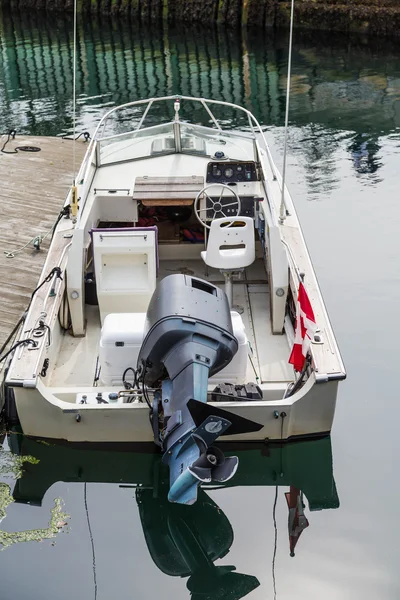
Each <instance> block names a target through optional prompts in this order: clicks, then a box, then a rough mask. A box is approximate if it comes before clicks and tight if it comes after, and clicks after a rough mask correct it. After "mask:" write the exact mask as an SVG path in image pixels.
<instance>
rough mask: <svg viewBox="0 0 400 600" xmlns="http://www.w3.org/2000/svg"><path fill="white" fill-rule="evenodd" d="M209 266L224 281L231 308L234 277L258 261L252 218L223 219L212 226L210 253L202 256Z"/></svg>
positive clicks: (204, 253) (209, 240)
mask: <svg viewBox="0 0 400 600" xmlns="http://www.w3.org/2000/svg"><path fill="white" fill-rule="evenodd" d="M201 258H202V259H203V260H204V262H205V263H206V265H207V266H209V267H213V268H214V269H219V270H220V271H222V273H223V274H224V277H225V292H226V295H227V296H228V300H229V304H230V306H231V307H232V299H233V288H232V275H233V273H235V272H237V271H242V270H243V269H245V268H246V267H248V266H249V265H251V264H252V263H253V262H254V261H255V258H256V250H255V235H254V221H253V219H252V218H251V217H223V218H220V219H214V220H213V221H212V222H211V229H210V235H209V238H208V243H207V250H205V251H203V252H202V253H201Z"/></svg>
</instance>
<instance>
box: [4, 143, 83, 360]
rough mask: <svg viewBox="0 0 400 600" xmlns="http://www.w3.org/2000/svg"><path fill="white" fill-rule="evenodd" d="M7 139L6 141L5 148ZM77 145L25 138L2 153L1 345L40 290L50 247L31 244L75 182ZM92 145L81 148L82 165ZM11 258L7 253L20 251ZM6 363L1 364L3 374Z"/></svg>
mask: <svg viewBox="0 0 400 600" xmlns="http://www.w3.org/2000/svg"><path fill="white" fill-rule="evenodd" d="M6 140H7V136H2V137H1V140H0V143H1V145H2V146H3V144H4V142H5V141H6ZM73 145H74V144H73V142H72V141H71V140H63V139H61V138H56V137H32V136H19V135H17V136H16V138H15V140H12V141H10V142H9V143H8V144H7V145H6V147H5V151H7V153H4V152H3V153H0V179H1V181H2V185H1V189H0V203H1V220H0V345H1V344H3V343H4V342H5V340H6V338H7V337H8V335H9V334H10V333H11V331H12V329H13V327H14V325H15V324H16V323H17V321H18V320H19V318H20V317H21V315H22V314H23V312H24V311H25V309H26V307H27V305H28V303H29V299H30V296H31V294H32V291H33V290H34V289H35V287H36V285H37V281H38V279H39V276H40V273H41V270H42V268H43V264H44V261H45V258H46V254H47V250H48V247H49V243H50V236H48V237H47V238H46V239H45V240H43V242H42V244H41V249H40V251H37V250H35V249H34V247H33V244H32V243H30V242H31V240H32V239H33V238H34V237H36V236H37V235H45V233H47V232H48V231H49V230H50V229H51V227H52V225H53V224H54V222H55V219H56V217H57V215H58V213H59V212H60V209H61V208H62V206H63V204H64V200H65V197H66V195H67V192H68V188H69V186H70V185H71V181H72V170H73V165H72V162H73V161H72V153H73ZM16 146H37V147H39V148H40V149H41V151H40V152H18V153H17V154H14V153H11V154H9V153H8V152H12V151H13V149H14V148H15V147H16ZM86 148H87V144H85V143H84V142H82V141H81V140H78V141H77V142H76V143H75V152H76V164H77V165H79V164H80V162H81V160H82V158H83V156H84V153H85V151H86ZM25 244H28V246H27V248H25V249H24V250H22V251H21V252H18V253H16V254H15V256H14V257H7V255H6V252H15V251H18V250H19V249H20V248H22V247H23V246H24V245H25ZM3 364H4V363H2V364H0V369H1V367H2V366H3Z"/></svg>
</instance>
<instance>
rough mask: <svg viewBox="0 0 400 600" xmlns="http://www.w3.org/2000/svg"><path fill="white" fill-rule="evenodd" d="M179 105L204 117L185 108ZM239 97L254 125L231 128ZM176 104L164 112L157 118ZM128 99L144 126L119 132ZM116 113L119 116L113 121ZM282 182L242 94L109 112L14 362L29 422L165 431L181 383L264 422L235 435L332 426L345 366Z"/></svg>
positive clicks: (105, 433) (82, 438) (39, 427)
mask: <svg viewBox="0 0 400 600" xmlns="http://www.w3.org/2000/svg"><path fill="white" fill-rule="evenodd" d="M185 107H186V108H187V109H190V110H189V111H188V112H189V113H191V114H193V115H195V121H196V122H189V121H188V120H185V119H183V116H182V113H183V112H184V109H185ZM162 110H163V111H164V112H163V113H162V112H161V111H162ZM201 111H203V113H204V115H205V117H206V126H204V125H200V124H198V122H199V120H200V118H199V115H200V113H201ZM233 111H236V112H237V113H238V114H239V115H241V117H242V122H243V118H244V119H245V121H246V127H241V128H240V129H234V130H232V129H224V128H223V126H222V124H223V122H224V119H225V121H227V119H226V115H227V114H228V113H229V114H231V113H232V112H233ZM139 113H140V115H141V116H140V117H138V114H139ZM166 113H169V115H170V116H169V118H170V121H169V122H167V123H164V122H163V123H158V124H154V122H155V121H154V117H153V119H152V120H151V121H149V119H150V116H151V115H152V114H156V115H160V114H166ZM127 114H128V115H131V116H132V118H133V117H134V118H135V119H136V121H135V122H136V126H135V128H134V129H131V130H128V131H123V132H122V133H121V132H120V130H121V128H122V127H125V128H128V129H129V128H130V127H132V126H131V125H129V123H132V121H129V120H127ZM217 116H218V117H220V118H217ZM110 122H112V125H113V131H115V129H117V130H118V131H119V132H118V133H112V134H111V135H108V134H107V127H108V126H109V124H110ZM148 123H150V124H149V126H148ZM126 126H127V127H126ZM283 187H284V193H282V179H281V176H280V174H279V173H278V171H277V169H276V167H275V165H274V162H273V160H272V157H271V153H270V150H269V148H268V144H267V141H266V139H265V136H264V133H263V131H262V129H261V127H260V125H259V124H258V122H257V120H256V119H255V117H254V116H253V115H252V114H251V113H250V112H248V111H247V110H245V109H244V108H241V107H239V106H235V105H233V104H230V103H225V102H218V101H214V100H204V99H200V98H188V97H183V96H180V97H175V96H173V97H166V98H153V99H149V100H143V101H138V102H132V103H130V104H126V105H123V106H121V107H117V108H114V109H112V110H111V111H109V112H108V113H107V114H106V115H105V116H104V117H103V119H102V120H101V122H100V123H99V125H98V127H97V129H96V132H95V134H94V136H93V138H92V140H91V142H90V145H89V147H88V150H87V153H86V155H85V158H84V160H83V163H82V165H81V168H80V170H79V173H78V176H77V178H76V186H73V187H72V189H71V192H70V193H69V195H68V197H67V199H66V204H65V206H64V209H63V211H62V214H63V217H62V218H60V219H59V222H58V224H57V226H56V228H55V231H54V236H53V239H52V243H51V246H50V249H49V252H48V256H47V259H46V263H45V266H44V268H43V272H42V276H41V279H40V281H39V287H38V290H37V292H36V293H35V294H34V296H33V298H32V301H31V303H30V306H29V310H28V313H27V316H26V319H25V322H24V324H23V327H22V329H21V333H20V337H19V342H20V343H19V345H18V346H17V347H16V348H15V351H14V353H13V355H12V360H11V363H10V365H9V368H8V372H7V377H6V388H7V394H6V396H7V397H6V407H7V412H8V414H9V416H12V415H14V416H16V415H17V417H18V419H19V422H20V424H21V426H22V429H23V431H24V433H25V434H27V435H29V436H40V437H45V438H52V439H63V440H68V441H77V442H146V441H151V440H153V439H155V441H156V443H161V445H162V441H163V436H165V435H167V434H168V433H169V432H170V430H171V427H172V424H173V423H174V418H175V417H174V415H175V412H176V408H177V407H176V405H175V408H174V404H173V402H172V404H171V403H170V404H167V403H168V401H169V400H171V401H172V400H173V398H172V396H174V397H175V402H176V398H177V396H179V395H180V402H181V403H182V402H183V404H184V406H186V404H187V401H188V399H190V400H191V401H192V400H193V401H194V402H196V401H197V402H201V403H202V405H203V407H204V406H206V407H207V412H206V413H204V411H203V412H201V411H200V412H201V416H202V418H206V417H209V416H210V415H211V414H217V413H218V409H220V410H222V411H227V413H229V414H230V415H231V416H233V415H235V416H236V417H243V418H245V419H248V420H250V421H252V422H253V423H256V424H257V427H253V428H252V430H249V428H246V427H240V426H238V427H234V426H232V427H231V428H230V429H229V427H228V429H227V430H226V431H223V432H222V433H225V439H227V440H230V441H233V440H240V441H261V440H281V439H284V440H286V439H288V438H295V437H300V436H303V437H311V436H322V435H325V434H327V433H329V432H330V430H331V427H332V422H333V417H334V412H335V403H336V397H337V391H338V382H339V381H340V380H342V379H344V378H345V376H346V375H345V369H344V366H343V363H342V360H341V357H340V353H339V350H338V347H337V344H336V341H335V337H334V334H333V331H332V327H331V325H330V322H329V319H328V315H327V312H326V309H325V306H324V303H323V299H322V296H321V292H320V289H319V287H318V283H317V280H316V277H315V273H314V271H313V267H312V264H311V261H310V258H309V255H308V252H307V248H306V244H305V241H304V239H303V235H302V232H301V228H300V225H299V222H298V218H297V216H296V212H295V208H294V205H293V202H292V199H291V197H290V194H289V192H288V191H287V189H286V187H285V186H283ZM300 284H301V285H300ZM299 286H300V287H301V288H302V290H303V293H304V294H305V297H306V302H307V303H308V302H309V304H310V305H311V307H312V310H311V313H313V314H311V315H310V314H309V312H307V310H306V309H305V307H304V302H303V305H301V306H300V304H301V302H300V304H299V302H298V297H299ZM304 310H306V313H305V314H304ZM296 319H297V327H296ZM307 319H308V320H307ZM300 321H301V323H300ZM314 322H315V323H314ZM160 323H164V325H165V323H167V325H165V327H164V325H163V327H164V328H162V327H161V325H160ZM300 325H301V327H300ZM199 328H200V329H199ZM182 331H185V332H186V334H185V335H186V337H185V343H183V342H182V340H183V337H184V336H183V333H182ZM174 332H175V333H174ZM177 332H180V334H179V335H180V337H179V335H178V333H177ZM295 333H296V338H297V339H295ZM181 334H182V335H181ZM174 336H175V337H174ZM176 336H178V337H179V339H180V340H181V341H180V342H179V343H178V338H177V337H176ZM182 336H183V337H182ZM299 336H300V340H299ZM303 338H304V339H303ZM189 341H190V343H192V346H190V344H189ZM307 341H308V343H307ZM302 342H303V345H302ZM296 343H297V351H298V350H299V349H300V353H301V351H303V354H304V355H305V356H304V361H303V364H302V365H300V366H298V365H296V367H297V369H298V371H296V370H294V368H293V365H292V364H290V363H289V357H290V356H291V352H292V348H293V345H294V344H296ZM179 344H181V346H179ZM185 344H186V345H185ZM188 344H189V346H188ZM182 345H183V346H185V348H186V350H185V352H186V354H185V352H183V350H182V347H183V346H182ZM189 347H190V348H191V349H190V350H188V348H189ZM179 348H180V349H179ZM202 348H203V349H204V348H205V351H204V352H203V350H202ZM302 348H303V350H302ZM199 349H200V350H199ZM181 350H182V352H181ZM188 352H189V354H190V353H191V352H192V354H193V356H192V355H190V357H189V358H188ZM210 353H211V354H210ZM189 363H190V375H188V373H189V371H187V370H186V376H185V377H186V379H185V377H183V376H182V370H185V369H186V366H187V365H189ZM196 369H197V371H196ZM200 371H201V373H200ZM182 377H183V378H182ZM188 378H189V379H190V382H189V381H188ZM183 397H184V399H182V398H183ZM171 406H172V408H171ZM149 407H150V410H149ZM181 408H182V407H181V406H179V411H180V413H182V411H181V410H180V409H181ZM192 408H193V407H192ZM197 409H198V406H197V408H196V410H195V411H194V412H196V415H197V416H196V418H194V421H195V424H196V426H197V425H198V424H199V423H198V422H197V421H199V419H200V416H199V415H198V414H197V412H198V410H197ZM185 410H186V409H185ZM185 410H183V413H184V412H185ZM179 411H178V412H179ZM149 412H151V414H152V418H151V419H149ZM192 412H193V411H192V410H191V411H190V413H191V415H192V416H193V414H192ZM221 415H222V412H221ZM179 418H180V423H181V422H182V414H180V417H179ZM184 420H185V419H184V418H183V421H184ZM168 421H169V430H168V431H167V428H168ZM199 422H200V421H199ZM242 424H243V423H242ZM178 425H179V423H178ZM192 425H193V423H192ZM176 426H177V423H174V425H173V427H176ZM178 429H179V428H178ZM250 429H251V428H250ZM192 431H193V430H192ZM214 437H215V436H214ZM180 441H181V440H180Z"/></svg>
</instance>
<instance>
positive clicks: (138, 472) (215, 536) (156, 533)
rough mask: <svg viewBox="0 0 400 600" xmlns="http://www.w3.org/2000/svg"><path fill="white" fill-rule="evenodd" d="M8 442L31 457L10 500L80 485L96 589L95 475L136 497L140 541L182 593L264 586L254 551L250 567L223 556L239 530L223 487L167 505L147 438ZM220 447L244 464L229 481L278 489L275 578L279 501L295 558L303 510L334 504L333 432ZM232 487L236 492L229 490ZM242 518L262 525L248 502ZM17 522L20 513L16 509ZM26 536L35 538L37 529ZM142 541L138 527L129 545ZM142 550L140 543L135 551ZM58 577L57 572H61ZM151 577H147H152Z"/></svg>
mask: <svg viewBox="0 0 400 600" xmlns="http://www.w3.org/2000/svg"><path fill="white" fill-rule="evenodd" d="M9 447H10V449H11V453H7V452H4V454H8V459H9V460H10V457H12V458H13V459H14V460H19V459H20V457H21V456H22V457H29V460H27V461H25V462H24V465H23V467H24V472H23V474H22V477H21V478H19V479H17V480H16V481H15V484H14V489H13V492H12V493H13V500H14V502H15V503H17V504H18V505H19V506H22V505H26V511H32V510H35V508H34V507H35V506H37V507H39V506H41V505H42V503H43V500H44V497H45V495H46V494H47V493H48V491H49V490H50V489H52V488H53V486H57V489H58V488H59V485H60V484H59V482H64V487H63V488H62V489H64V491H65V490H66V489H67V488H66V487H65V486H69V485H70V484H71V483H72V482H76V483H80V484H81V485H83V487H84V505H85V511H86V517H87V523H88V526H89V532H90V538H91V552H92V560H91V561H90V562H92V563H93V581H94V586H95V590H96V594H97V588H98V581H99V572H98V571H99V566H98V561H97V553H98V552H99V551H100V548H99V546H98V545H96V544H95V541H94V536H93V528H92V526H91V519H92V517H91V511H92V510H93V501H91V502H90V503H88V500H87V496H88V494H87V488H89V485H90V484H99V483H108V484H111V483H113V484H116V485H117V486H118V487H119V489H120V491H121V492H123V491H124V492H128V493H131V492H132V494H133V498H135V499H136V502H135V501H134V499H133V498H132V501H131V505H130V509H129V512H130V513H131V515H133V513H134V512H135V510H138V515H139V519H140V524H141V528H142V531H143V535H144V540H145V545H146V547H147V551H148V552H149V555H150V556H151V559H152V561H153V563H154V565H156V567H157V568H158V569H159V570H160V572H162V573H163V574H165V575H166V576H168V577H179V578H185V579H186V588H187V591H186V595H185V594H183V593H182V592H183V588H182V587H181V593H180V594H179V597H182V598H184V597H188V596H189V597H191V598H192V599H195V600H200V599H204V600H222V599H225V598H226V599H228V598H229V599H232V600H236V599H237V600H239V598H243V597H245V596H247V595H249V594H251V593H252V592H253V591H254V590H256V589H257V588H259V587H260V581H261V577H260V575H263V571H264V570H265V564H264V560H263V568H262V572H258V569H257V566H256V565H257V561H256V558H257V557H256V556H254V563H253V562H252V563H251V564H252V565H254V570H253V569H252V570H251V571H250V572H242V571H243V570H242V568H241V566H240V563H238V564H234V565H233V564H232V561H230V560H229V552H230V550H231V549H232V547H233V545H234V543H235V534H234V531H233V528H232V525H231V523H230V519H229V514H228V511H226V510H225V511H224V510H222V509H221V508H220V505H219V500H218V494H221V491H220V488H211V487H204V488H203V489H202V490H201V491H200V493H199V499H198V501H197V502H196V503H195V504H194V505H193V506H182V505H176V504H171V503H170V502H168V500H167V492H168V472H167V470H165V467H164V466H163V465H162V463H161V460H160V458H161V457H160V455H159V454H158V453H154V452H153V448H152V446H148V447H143V448H141V451H138V450H136V451H133V450H132V449H130V448H121V447H119V448H120V449H121V450H123V451H116V450H115V448H114V450H113V451H112V450H104V449H96V450H93V449H89V450H87V449H86V448H79V447H77V446H71V445H66V446H63V445H47V444H44V443H43V442H38V441H35V440H32V439H28V438H25V437H24V436H22V435H19V434H18V435H17V434H15V433H13V434H10V436H9ZM224 450H226V451H227V454H233V453H234V454H236V455H239V459H240V462H241V467H242V468H241V469H240V471H239V472H238V473H236V475H235V477H234V478H233V479H232V480H230V482H229V483H228V485H227V486H225V487H230V488H238V487H241V488H243V489H245V488H254V487H259V486H267V487H271V488H272V490H271V491H273V492H275V501H274V505H273V515H272V516H273V520H274V523H275V551H274V556H273V559H272V565H271V568H272V572H273V582H274V585H275V556H276V542H277V520H276V507H277V504H278V505H281V506H282V504H283V505H284V506H285V507H286V509H285V510H286V514H287V529H286V532H284V533H282V535H283V536H284V537H285V538H286V542H285V545H286V548H287V550H286V552H287V554H290V555H291V556H294V554H295V548H296V554H298V553H301V546H302V542H299V538H300V535H301V534H302V532H304V531H305V530H306V533H307V532H308V529H307V528H308V527H309V528H310V529H312V521H313V519H312V516H309V514H310V513H312V512H313V511H321V510H325V509H329V508H338V506H339V498H338V495H337V491H336V486H335V481H334V477H333V467H332V449H331V440H330V438H324V439H321V440H318V441H307V442H296V443H291V444H286V445H283V446H277V445H271V446H270V447H269V446H264V447H263V448H256V447H254V446H251V445H250V446H249V445H247V446H246V445H243V446H242V447H241V448H240V449H239V450H237V449H236V450H235V451H233V450H232V451H230V449H229V446H225V448H224ZM21 460H22V459H21ZM228 492H229V493H230V492H233V489H231V490H227V491H226V493H228ZM103 493H104V492H103ZM135 505H136V506H137V508H135ZM72 508H73V507H70V506H68V502H66V503H65V510H66V511H67V512H68V511H69V510H70V509H72ZM72 512H73V511H72ZM307 513H308V514H307ZM103 517H104V518H103V521H104V523H103V527H106V528H107V521H108V520H109V516H108V515H103ZM125 518H126V521H127V522H128V523H129V521H130V519H131V517H130V516H129V515H127V516H126V517H125ZM243 518H244V519H246V520H247V521H248V527H249V528H251V529H252V530H254V536H257V532H258V528H259V525H260V524H259V523H258V522H257V519H254V520H252V510H251V505H250V504H248V505H246V506H245V507H244V513H243ZM19 520H20V521H21V520H22V521H23V516H21V514H20V516H19ZM6 521H7V518H6ZM63 525H64V523H63ZM73 526H74V520H73V518H72V517H71V532H74V533H73V535H74V536H75V543H74V547H75V548H76V551H77V552H78V553H79V552H80V550H79V549H80V548H81V543H82V536H84V535H85V533H82V530H81V529H75V530H74V527H73ZM128 527H129V525H128ZM11 528H12V526H11ZM306 533H304V535H306ZM19 535H20V539H19V540H18V541H29V538H28V539H23V532H22V534H21V532H20V533H19ZM32 539H37V536H36V538H32ZM282 539H283V538H282ZM140 543H141V542H140V540H139V539H138V537H137V535H136V538H135V545H137V544H140ZM296 544H297V546H296ZM306 545H307V543H306ZM143 551H145V550H144V549H143V548H140V554H142V553H143ZM252 551H253V549H252V548H251V547H250V548H243V549H242V552H244V553H245V554H246V555H248V553H251V552H252ZM136 552H137V550H136ZM80 554H82V556H80V558H79V561H80V562H82V561H84V563H86V564H87V560H85V559H84V556H83V551H81V552H80ZM240 556H244V555H242V554H240ZM62 560H63V559H62V557H61V558H59V561H62ZM235 562H236V561H235ZM217 563H218V564H217ZM236 569H238V572H237V571H236ZM246 571H247V569H246ZM54 576H55V577H57V574H56V573H55V574H54ZM148 584H149V585H151V582H149V583H148ZM66 591H68V590H66ZM268 593H269V592H268ZM263 595H265V590H264V591H263Z"/></svg>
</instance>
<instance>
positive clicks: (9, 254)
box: [4, 225, 54, 258]
mask: <svg viewBox="0 0 400 600" xmlns="http://www.w3.org/2000/svg"><path fill="white" fill-rule="evenodd" d="M53 228H54V225H53V226H52V227H51V229H49V231H48V232H47V233H45V234H44V235H41V234H39V235H35V237H33V238H32V239H30V240H29V242H27V243H26V244H25V246H22V247H21V248H18V250H4V254H5V255H6V257H7V258H14V257H15V255H16V254H19V253H20V252H22V251H23V250H25V248H27V247H28V246H30V244H33V243H34V242H35V241H37V242H38V244H39V247H40V244H41V243H42V242H43V240H45V239H46V238H47V236H48V235H50V233H51V232H52V231H53Z"/></svg>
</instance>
